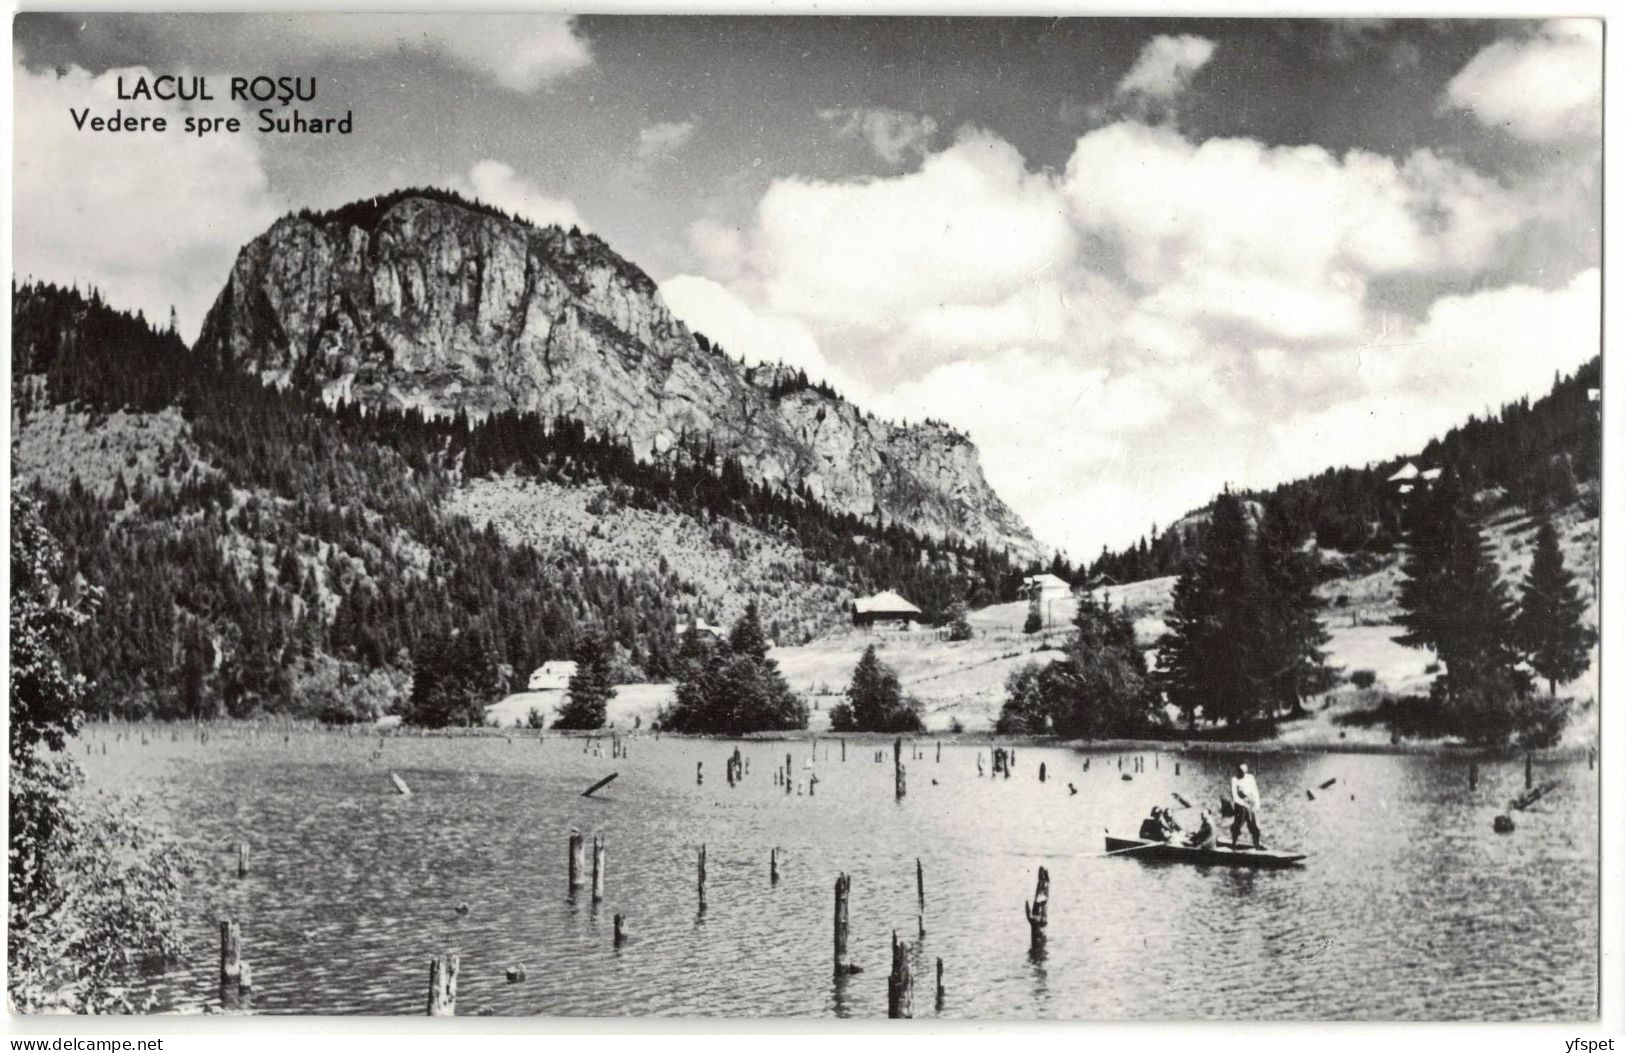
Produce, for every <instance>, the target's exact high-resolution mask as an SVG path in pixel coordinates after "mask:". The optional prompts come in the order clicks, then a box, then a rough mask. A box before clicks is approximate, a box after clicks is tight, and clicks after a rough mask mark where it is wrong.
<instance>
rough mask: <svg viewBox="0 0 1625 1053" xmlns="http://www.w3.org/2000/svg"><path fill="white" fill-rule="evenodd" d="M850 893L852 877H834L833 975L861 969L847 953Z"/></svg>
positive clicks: (850, 972)
mask: <svg viewBox="0 0 1625 1053" xmlns="http://www.w3.org/2000/svg"><path fill="white" fill-rule="evenodd" d="M851 895H852V879H851V878H850V877H848V876H847V875H846V874H844V873H843V874H841V875H839V876H838V877H836V879H835V975H836V976H851V975H852V974H854V973H860V972H862V971H863V969H862V968H861V967H860V966H856V965H853V964H852V959H851V958H850V957H849V956H848V954H847V930H848V927H849V917H848V913H847V910H848V902H849V900H850V898H851Z"/></svg>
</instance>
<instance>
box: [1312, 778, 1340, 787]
mask: <svg viewBox="0 0 1625 1053" xmlns="http://www.w3.org/2000/svg"><path fill="white" fill-rule="evenodd" d="M1336 785H1337V780H1336V779H1327V780H1326V781H1325V782H1323V783H1321V784H1320V786H1318V787H1317V789H1321V790H1329V789H1331V788H1332V787H1333V786H1336Z"/></svg>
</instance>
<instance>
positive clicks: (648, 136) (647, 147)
mask: <svg viewBox="0 0 1625 1053" xmlns="http://www.w3.org/2000/svg"><path fill="white" fill-rule="evenodd" d="M697 127H698V125H697V124H696V123H695V122H694V121H662V122H661V123H659V124H653V125H650V126H649V127H647V128H645V129H643V130H642V131H640V132H639V133H638V156H639V157H641V158H642V159H643V160H645V161H648V160H652V159H653V158H656V157H670V156H671V155H672V154H674V153H676V152H677V151H678V150H680V149H681V148H682V147H683V145H684V144H685V143H687V142H688V141H689V140H690V139H692V138H694V131H695V129H696V128H697Z"/></svg>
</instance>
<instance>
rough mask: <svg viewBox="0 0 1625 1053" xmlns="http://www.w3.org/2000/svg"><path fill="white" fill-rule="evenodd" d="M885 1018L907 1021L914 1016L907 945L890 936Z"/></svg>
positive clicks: (895, 933)
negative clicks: (889, 962)
mask: <svg viewBox="0 0 1625 1053" xmlns="http://www.w3.org/2000/svg"><path fill="white" fill-rule="evenodd" d="M886 1016H887V1018H888V1019H891V1020H908V1019H910V1018H912V1017H913V1016H914V973H913V970H911V969H910V968H909V964H908V944H906V943H904V942H903V941H901V940H899V939H898V938H897V930H896V929H893V930H892V934H891V976H890V977H889V978H888V979H887V981H886Z"/></svg>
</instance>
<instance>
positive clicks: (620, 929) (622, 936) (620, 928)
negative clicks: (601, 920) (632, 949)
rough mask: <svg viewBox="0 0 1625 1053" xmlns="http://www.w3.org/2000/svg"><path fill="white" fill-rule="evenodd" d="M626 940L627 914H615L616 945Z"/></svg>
mask: <svg viewBox="0 0 1625 1053" xmlns="http://www.w3.org/2000/svg"><path fill="white" fill-rule="evenodd" d="M625 942H626V915H625V914H617V915H615V946H617V947H619V946H620V945H621V944H623V943H625Z"/></svg>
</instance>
